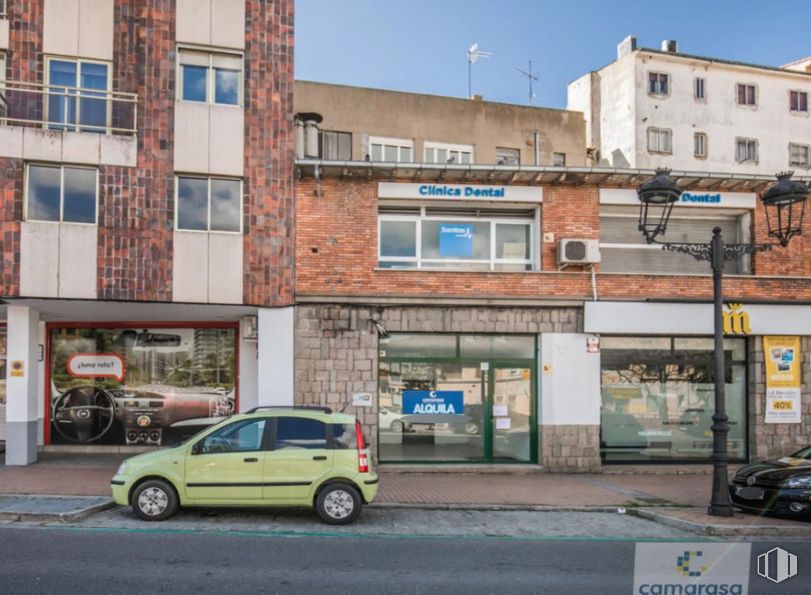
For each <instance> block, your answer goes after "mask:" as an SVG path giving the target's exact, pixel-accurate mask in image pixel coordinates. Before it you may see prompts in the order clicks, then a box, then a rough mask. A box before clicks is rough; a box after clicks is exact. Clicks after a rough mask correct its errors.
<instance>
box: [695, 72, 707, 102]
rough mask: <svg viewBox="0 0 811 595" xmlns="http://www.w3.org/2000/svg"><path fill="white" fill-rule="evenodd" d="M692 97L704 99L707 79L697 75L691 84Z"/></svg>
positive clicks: (699, 99)
mask: <svg viewBox="0 0 811 595" xmlns="http://www.w3.org/2000/svg"><path fill="white" fill-rule="evenodd" d="M693 97H694V98H695V99H697V100H698V101H704V100H705V99H706V98H707V80H706V79H704V78H702V77H700V76H697V77H696V78H695V80H694V85H693Z"/></svg>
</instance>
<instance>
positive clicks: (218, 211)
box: [175, 175, 242, 233]
mask: <svg viewBox="0 0 811 595" xmlns="http://www.w3.org/2000/svg"><path fill="white" fill-rule="evenodd" d="M176 186H177V188H176V192H175V196H176V197H177V201H176V204H175V221H176V228H177V229H179V230H185V231H227V232H234V233H241V232H242V180H236V179H233V178H209V177H200V176H186V175H179V176H177V178H176Z"/></svg>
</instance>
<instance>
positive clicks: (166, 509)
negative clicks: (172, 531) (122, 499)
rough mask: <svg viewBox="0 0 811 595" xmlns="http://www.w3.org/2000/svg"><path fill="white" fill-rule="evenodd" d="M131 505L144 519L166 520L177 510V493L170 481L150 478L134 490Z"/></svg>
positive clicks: (137, 514) (138, 515) (139, 516)
mask: <svg viewBox="0 0 811 595" xmlns="http://www.w3.org/2000/svg"><path fill="white" fill-rule="evenodd" d="M130 506H132V512H134V513H135V516H137V517H138V518H139V519H141V520H143V521H164V520H166V519H168V518H169V517H170V516H172V515H173V514H175V512H177V509H178V500H177V493H176V492H175V489H174V488H173V487H172V485H171V484H170V483H169V482H166V481H164V480H162V479H148V480H146V481H145V482H143V483H141V484H139V485H138V487H136V488H135V489H134V490H133V491H132V497H131V498H130Z"/></svg>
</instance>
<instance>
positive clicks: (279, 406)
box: [243, 405, 332, 413]
mask: <svg viewBox="0 0 811 595" xmlns="http://www.w3.org/2000/svg"><path fill="white" fill-rule="evenodd" d="M265 409H309V410H311V411H323V412H324V413H332V409H330V408H329V407H319V406H317V405H259V407H254V408H253V409H248V410H247V411H243V413H256V412H257V411H263V410H265Z"/></svg>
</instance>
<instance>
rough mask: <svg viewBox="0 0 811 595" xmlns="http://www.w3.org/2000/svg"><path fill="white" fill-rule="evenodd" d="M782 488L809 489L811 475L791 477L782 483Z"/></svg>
mask: <svg viewBox="0 0 811 595" xmlns="http://www.w3.org/2000/svg"><path fill="white" fill-rule="evenodd" d="M782 487H784V488H811V475H803V476H800V477H792V478H791V479H787V480H786V481H784V482H783V483H782Z"/></svg>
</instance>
